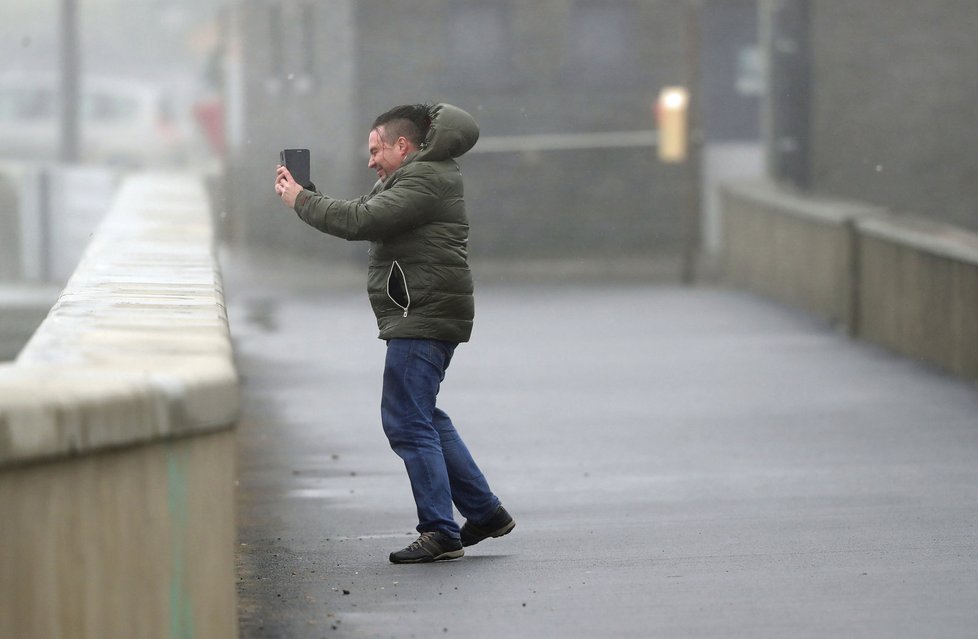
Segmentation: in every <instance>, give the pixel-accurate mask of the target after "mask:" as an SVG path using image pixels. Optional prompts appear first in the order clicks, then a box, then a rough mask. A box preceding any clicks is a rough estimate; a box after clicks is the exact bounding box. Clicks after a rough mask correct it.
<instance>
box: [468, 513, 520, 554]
mask: <svg viewBox="0 0 978 639" xmlns="http://www.w3.org/2000/svg"><path fill="white" fill-rule="evenodd" d="M514 528H516V520H515V519H510V520H509V523H508V524H506V525H505V526H503V527H502V528H499V529H497V530H494V531H493V532H491V533H489V534H488V535H486V536H485V537H479V538H478V539H476V540H475V541H470V542H468V543H466V542H465V540H462V545H463V546H465V547H469V546H474V545H476V544H477V543H479V542H480V541H485V540H486V539H489V538H492V539H497V538H499V537H502V536H503V535H508V534H509V533H511V532H512V531H513V529H514Z"/></svg>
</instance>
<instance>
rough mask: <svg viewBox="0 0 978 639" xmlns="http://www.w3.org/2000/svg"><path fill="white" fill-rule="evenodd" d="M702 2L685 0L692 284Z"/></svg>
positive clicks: (686, 245) (689, 280) (687, 280)
mask: <svg viewBox="0 0 978 639" xmlns="http://www.w3.org/2000/svg"><path fill="white" fill-rule="evenodd" d="M700 5H701V0H689V1H688V2H687V3H686V7H685V11H686V86H687V88H688V90H689V106H688V112H687V118H688V120H687V127H688V129H687V130H688V131H689V133H688V136H689V138H688V145H689V155H688V156H687V158H686V166H687V176H686V179H687V181H688V188H689V192H688V196H687V200H688V205H687V211H686V216H685V217H686V224H685V227H686V228H685V233H684V234H683V235H684V236H685V241H684V242H683V269H682V281H683V284H687V285H689V284H693V282H694V280H695V279H696V262H697V260H698V258H699V245H700V235H701V233H700V200H701V194H700V189H701V188H702V186H701V182H702V175H701V173H702V168H701V164H702V158H703V153H702V148H703V132H702V129H701V127H702V120H701V118H700V92H701V86H700Z"/></svg>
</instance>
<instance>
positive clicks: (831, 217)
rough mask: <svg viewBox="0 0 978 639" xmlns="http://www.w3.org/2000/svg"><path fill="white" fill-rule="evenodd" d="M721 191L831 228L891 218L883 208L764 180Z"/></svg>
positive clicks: (727, 185) (725, 185) (724, 187)
mask: <svg viewBox="0 0 978 639" xmlns="http://www.w3.org/2000/svg"><path fill="white" fill-rule="evenodd" d="M720 189H721V191H723V192H727V193H730V194H732V195H736V196H738V197H742V198H749V199H752V200H754V201H757V202H761V203H763V204H765V205H768V206H771V207H773V208H776V209H778V210H779V211H780V212H783V213H786V214H788V215H792V216H795V217H801V218H806V219H810V220H814V221H818V222H823V223H828V224H845V223H847V222H850V221H853V220H856V219H866V218H878V217H885V216H886V215H888V213H887V211H886V209H884V208H882V207H878V206H873V205H870V204H865V203H862V202H855V201H852V200H842V199H837V198H829V197H824V196H820V195H817V194H812V193H808V192H804V191H798V190H796V189H792V188H789V187H786V186H784V185H782V184H779V183H777V182H774V181H772V180H769V179H763V178H762V179H756V180H736V181H730V182H724V183H722V184H721V185H720Z"/></svg>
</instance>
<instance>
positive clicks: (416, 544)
mask: <svg viewBox="0 0 978 639" xmlns="http://www.w3.org/2000/svg"><path fill="white" fill-rule="evenodd" d="M434 536H435V534H434V533H430V532H423V533H421V536H420V537H418V538H417V539H415V540H414V541H413V542H411V545H410V546H408V549H410V550H418V549H419V548H421V547H422V546H424V542H426V541H430V540H431V538H432V537H434Z"/></svg>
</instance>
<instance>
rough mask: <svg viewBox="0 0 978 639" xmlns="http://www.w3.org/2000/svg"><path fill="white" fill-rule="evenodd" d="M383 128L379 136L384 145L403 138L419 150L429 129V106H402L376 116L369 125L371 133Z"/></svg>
mask: <svg viewBox="0 0 978 639" xmlns="http://www.w3.org/2000/svg"><path fill="white" fill-rule="evenodd" d="M379 127H384V129H383V135H382V136H381V137H382V139H383V140H384V142H385V143H387V144H394V142H396V141H397V138H399V137H404V138H406V139H407V140H408V142H411V143H412V144H413V145H414V146H416V147H418V148H419V149H420V148H421V146H422V144H423V143H424V140H425V138H426V137H427V136H428V129H429V128H430V127H431V105H428V104H402V105H401V106H396V107H394V108H393V109H391V110H390V111H387V112H386V113H382V114H380V115H378V116H377V119H376V120H374V123H373V125H371V127H370V130H371V131H373V130H374V129H377V128H379Z"/></svg>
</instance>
